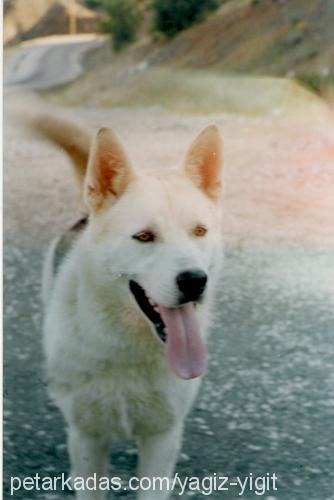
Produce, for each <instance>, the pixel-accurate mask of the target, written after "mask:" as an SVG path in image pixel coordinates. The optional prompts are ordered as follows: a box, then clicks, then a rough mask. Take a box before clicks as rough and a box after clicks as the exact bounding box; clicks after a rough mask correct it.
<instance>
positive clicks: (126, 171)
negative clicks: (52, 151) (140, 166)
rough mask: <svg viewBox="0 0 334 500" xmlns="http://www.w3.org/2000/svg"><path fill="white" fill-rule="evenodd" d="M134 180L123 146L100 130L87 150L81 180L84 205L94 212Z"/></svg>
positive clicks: (112, 135)
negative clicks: (83, 176)
mask: <svg viewBox="0 0 334 500" xmlns="http://www.w3.org/2000/svg"><path fill="white" fill-rule="evenodd" d="M133 177H134V174H133V170H132V167H131V164H130V161H129V158H128V157H127V155H126V153H125V151H124V149H123V146H122V145H121V143H120V141H119V140H118V138H117V137H116V135H115V134H114V132H113V131H112V130H111V129H108V128H101V129H100V130H99V131H98V133H97V135H96V137H95V139H94V141H93V144H92V147H91V151H90V155H89V160H88V169H87V175H86V179H85V201H86V203H87V205H88V206H89V208H91V209H93V210H98V209H99V208H100V207H101V206H102V204H103V203H104V201H105V200H106V199H107V198H108V199H110V198H111V199H112V198H114V199H116V198H117V197H118V196H120V195H121V194H122V193H123V192H124V191H125V189H126V187H127V185H128V183H129V182H130V180H131V179H132V178H133Z"/></svg>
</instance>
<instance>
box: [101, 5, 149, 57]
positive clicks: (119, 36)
mask: <svg viewBox="0 0 334 500" xmlns="http://www.w3.org/2000/svg"><path fill="white" fill-rule="evenodd" d="M101 7H102V9H103V11H104V12H105V13H106V14H107V19H106V20H105V21H103V22H102V30H103V31H104V32H105V33H110V34H111V36H112V43H113V47H114V49H115V50H117V51H118V50H121V49H122V48H123V47H125V46H126V45H128V44H129V43H131V42H133V41H134V40H135V38H136V34H137V28H138V25H139V20H140V19H139V17H140V16H139V11H138V8H137V2H136V0H102V2H101Z"/></svg>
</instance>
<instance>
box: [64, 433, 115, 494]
mask: <svg viewBox="0 0 334 500" xmlns="http://www.w3.org/2000/svg"><path fill="white" fill-rule="evenodd" d="M68 448H69V454H70V459H71V468H72V470H71V478H72V486H73V487H74V488H75V487H76V485H78V484H79V486H77V488H75V489H76V490H77V491H76V498H77V500H104V499H105V492H104V491H102V490H100V489H99V487H98V486H99V478H101V477H102V476H106V474H107V464H108V452H109V447H108V446H107V445H106V443H104V442H102V441H101V439H98V438H95V437H93V436H90V435H88V434H85V433H83V432H81V431H80V430H79V429H77V428H76V427H74V426H71V427H70V428H69V429H68ZM81 478H82V479H81ZM88 478H90V479H89V481H87V479H88ZM82 480H83V482H85V488H84V489H83V488H82V484H81V483H82ZM89 482H90V483H91V485H89V484H88V483H89ZM94 483H96V487H95V484H94ZM86 486H88V488H89V489H88V488H86Z"/></svg>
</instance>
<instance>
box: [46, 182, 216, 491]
mask: <svg viewBox="0 0 334 500" xmlns="http://www.w3.org/2000/svg"><path fill="white" fill-rule="evenodd" d="M197 224H203V225H205V226H206V227H207V229H208V232H207V234H206V236H204V237H201V238H196V236H194V234H193V228H194V227H195V226H196V225H197ZM147 227H150V228H152V230H154V231H155V233H156V234H157V235H158V241H157V242H153V243H149V244H143V243H140V242H138V241H136V240H134V239H133V238H132V235H133V234H135V233H138V231H141V230H144V229H146V228H147ZM220 235H221V220H220V208H219V203H216V202H214V201H212V200H211V199H210V198H209V197H208V196H206V194H205V193H204V192H202V191H201V190H200V189H199V188H198V187H196V186H195V185H194V183H193V182H192V181H191V180H190V179H189V178H188V177H187V176H186V175H185V174H183V173H182V174H181V173H174V172H169V173H164V174H162V173H160V174H158V173H157V172H155V173H152V172H148V173H146V174H145V173H142V174H140V175H138V176H137V178H136V179H135V180H134V181H133V182H132V183H131V184H130V185H129V187H128V189H127V190H126V192H125V193H124V194H123V195H122V196H121V197H120V198H119V199H117V200H116V202H114V203H110V204H109V206H106V207H105V208H104V209H103V210H101V211H98V212H96V213H92V214H91V217H90V222H89V225H88V227H87V228H86V229H85V230H84V231H83V233H82V234H81V235H80V236H79V238H78V240H77V242H76V244H75V245H74V247H73V248H72V249H71V251H70V254H69V255H68V256H67V258H66V260H65V261H64V263H63V264H62V266H61V268H60V271H59V273H58V275H57V276H56V279H55V281H54V283H53V287H52V279H51V275H52V272H51V266H52V259H51V254H49V257H48V259H47V264H46V267H45V271H44V288H43V289H44V290H45V292H44V296H45V297H48V299H47V300H46V298H45V302H47V304H48V305H47V308H46V316H45V327H44V333H45V335H44V346H45V352H46V357H47V368H48V376H49V386H50V391H51V394H52V396H53V398H54V399H55V401H56V403H57V405H58V406H59V408H60V409H61V410H62V412H63V414H64V416H65V419H66V421H67V424H68V436H69V452H70V458H71V464H72V473H73V474H74V475H78V476H89V475H92V474H93V473H94V472H96V473H98V474H99V475H104V474H105V472H106V466H107V459H108V454H109V449H110V446H111V445H112V444H113V443H114V442H115V441H116V440H119V439H123V438H130V437H131V438H135V439H136V440H137V441H138V443H139V452H140V465H139V474H140V475H142V476H163V477H165V476H169V475H171V474H172V472H173V468H174V464H175V461H176V459H177V455H178V451H179V448H180V444H181V436H182V428H183V421H184V418H185V416H186V415H187V413H188V411H189V410H190V408H191V405H192V403H193V401H194V398H195V396H196V393H197V391H198V388H199V383H200V379H199V378H197V379H194V380H188V381H185V380H181V379H180V378H178V377H177V376H176V375H175V374H174V373H173V372H172V370H171V368H170V367H169V365H168V363H167V361H166V356H165V353H164V345H163V344H162V342H161V341H160V340H159V339H158V337H157V335H156V334H155V332H153V331H152V329H151V327H150V325H149V323H148V321H147V320H146V318H145V317H144V315H143V313H142V312H141V311H140V310H139V308H138V306H137V305H136V304H135V302H134V299H133V297H132V295H131V293H130V291H129V286H128V282H129V279H131V278H133V279H135V280H136V281H137V282H139V283H140V284H141V285H142V286H143V287H144V288H145V290H146V291H147V292H148V293H149V295H150V296H151V297H152V298H153V299H154V301H156V302H157V303H160V304H162V305H164V306H166V307H173V306H174V307H175V305H176V300H177V290H176V285H175V276H176V274H177V273H179V272H181V271H182V270H185V269H189V268H194V267H196V268H198V267H199V268H201V269H203V270H204V271H205V272H206V273H207V274H208V276H209V278H208V287H207V291H206V295H205V299H204V302H203V303H202V304H200V305H198V307H197V311H198V315H199V319H200V323H201V326H202V335H203V336H207V334H208V327H209V316H210V308H211V306H212V302H213V293H214V288H215V283H216V280H217V277H218V273H219V262H220V261H221V237H220ZM53 248H54V247H53ZM51 253H52V250H51ZM51 288H52V290H51ZM168 496H169V495H168V492H166V491H163V492H157V491H155V492H149V491H148V492H147V491H146V492H141V493H140V494H139V498H140V500H153V499H154V500H157V499H161V500H162V499H166V498H168ZM77 498H78V499H80V500H84V499H91V500H93V499H95V500H97V499H99V500H100V499H102V498H104V497H103V494H102V493H101V492H92V491H89V492H78V493H77Z"/></svg>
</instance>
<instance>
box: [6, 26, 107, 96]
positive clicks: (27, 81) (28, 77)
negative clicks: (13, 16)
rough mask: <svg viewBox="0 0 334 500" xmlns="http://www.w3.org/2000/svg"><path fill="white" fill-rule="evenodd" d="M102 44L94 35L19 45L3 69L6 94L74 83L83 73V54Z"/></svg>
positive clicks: (55, 38)
mask: <svg viewBox="0 0 334 500" xmlns="http://www.w3.org/2000/svg"><path fill="white" fill-rule="evenodd" d="M103 40H104V39H103V38H101V37H99V36H96V35H85V36H82V35H79V36H72V37H70V36H64V37H49V38H45V39H39V40H35V41H33V42H29V43H25V44H22V45H21V47H20V48H19V49H18V50H17V51H16V52H15V53H14V54H13V55H12V56H11V57H10V58H9V61H8V63H7V64H6V65H5V68H4V84H5V89H6V91H8V90H9V91H16V90H29V91H31V90H43V89H48V88H51V87H54V86H57V85H61V84H64V83H68V82H70V81H72V80H74V79H75V78H77V77H78V76H80V75H81V74H82V73H83V71H84V68H83V64H82V60H83V56H84V54H85V53H86V52H87V51H88V50H90V49H92V48H94V47H97V46H98V45H100V44H101V43H103Z"/></svg>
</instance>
